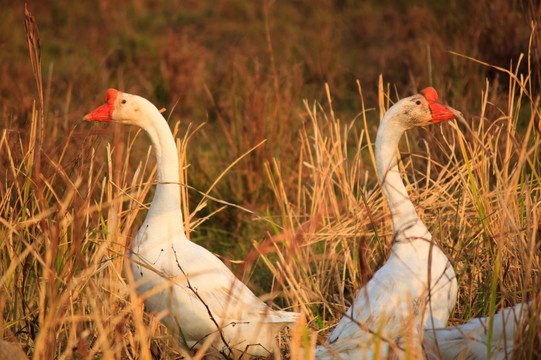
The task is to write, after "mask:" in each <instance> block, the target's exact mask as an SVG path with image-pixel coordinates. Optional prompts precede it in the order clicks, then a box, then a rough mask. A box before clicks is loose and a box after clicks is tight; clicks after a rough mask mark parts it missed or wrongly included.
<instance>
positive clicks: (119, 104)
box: [84, 89, 157, 128]
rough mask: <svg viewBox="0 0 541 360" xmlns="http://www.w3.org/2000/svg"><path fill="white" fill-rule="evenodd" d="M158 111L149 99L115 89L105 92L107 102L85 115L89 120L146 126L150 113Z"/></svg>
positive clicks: (85, 118)
mask: <svg viewBox="0 0 541 360" xmlns="http://www.w3.org/2000/svg"><path fill="white" fill-rule="evenodd" d="M152 111H154V112H155V111H157V109H156V107H155V106H154V105H152V103H150V102H149V101H148V100H146V99H144V98H142V97H140V96H137V95H131V94H127V93H123V92H121V91H118V90H115V89H109V90H107V92H106V93H105V104H103V105H101V106H100V107H98V108H97V109H95V110H94V111H92V112H91V113H90V114H87V115H86V116H85V117H84V120H87V121H102V122H111V121H114V122H119V123H122V124H127V125H137V126H139V127H142V128H145V125H146V122H147V121H149V116H148V115H149V113H150V112H152Z"/></svg>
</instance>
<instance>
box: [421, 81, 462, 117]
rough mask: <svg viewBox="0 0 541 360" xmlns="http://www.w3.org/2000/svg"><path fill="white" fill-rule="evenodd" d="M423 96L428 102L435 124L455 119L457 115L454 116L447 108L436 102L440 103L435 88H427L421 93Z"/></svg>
mask: <svg viewBox="0 0 541 360" xmlns="http://www.w3.org/2000/svg"><path fill="white" fill-rule="evenodd" d="M421 94H422V95H423V96H424V97H425V99H426V100H427V101H428V105H429V106H430V112H432V122H433V123H434V124H437V123H439V122H442V121H445V120H449V119H454V118H455V114H453V112H452V111H451V110H450V109H449V108H448V107H447V106H445V105H442V104H439V103H437V102H436V101H438V93H437V92H436V89H434V88H433V87H427V88H426V89H424V90H422V91H421Z"/></svg>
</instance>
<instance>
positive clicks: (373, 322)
mask: <svg viewBox="0 0 541 360" xmlns="http://www.w3.org/2000/svg"><path fill="white" fill-rule="evenodd" d="M437 99H438V95H437V93H436V90H434V89H433V88H427V89H425V90H423V91H422V92H421V93H420V94H417V95H413V96H410V97H407V98H404V99H402V100H400V101H398V102H397V103H396V104H394V105H393V106H392V107H391V108H390V109H389V110H388V111H387V112H386V113H385V115H384V117H383V119H382V120H381V123H380V125H379V129H378V133H377V137H376V145H375V152H376V154H375V155H376V166H377V171H378V178H379V182H380V185H381V188H382V191H383V194H384V195H385V197H386V198H387V203H388V206H389V210H390V212H391V220H392V225H393V245H392V250H391V256H390V257H389V259H388V260H387V262H386V263H385V264H384V265H383V266H382V267H381V268H380V269H379V270H378V271H376V273H375V274H374V276H373V277H372V279H370V281H369V282H368V283H367V284H366V286H365V287H363V288H362V289H361V290H360V291H359V293H358V294H357V297H356V299H355V301H354V302H353V304H352V305H351V307H350V308H349V309H348V310H347V312H346V314H345V315H344V316H343V317H342V319H341V320H340V322H339V323H338V325H337V326H336V327H335V328H334V329H333V331H332V332H331V333H330V335H329V336H328V338H327V341H326V343H325V344H323V345H320V346H318V347H317V348H316V351H315V357H316V359H337V358H343V359H373V358H379V357H385V356H386V355H387V354H388V353H389V352H390V350H393V351H394V352H395V353H401V352H403V351H404V350H409V351H412V352H414V353H415V352H417V351H421V344H420V336H422V334H421V335H419V331H422V330H421V329H420V327H421V326H423V327H428V328H432V327H443V326H445V325H446V323H447V319H448V318H449V314H450V313H451V311H452V309H453V307H454V305H455V301H456V295H457V283H456V278H455V272H454V270H453V267H452V266H451V264H450V263H449V260H448V259H447V257H446V256H445V254H444V253H443V252H442V251H441V250H440V248H439V247H438V246H437V245H436V244H435V243H434V242H433V241H432V236H431V235H430V232H429V231H428V229H427V228H426V226H425V225H424V224H423V222H422V221H421V219H420V218H419V216H418V214H417V212H416V211H415V208H414V207H413V204H412V203H411V201H410V199H409V197H408V194H407V192H406V188H405V186H404V184H403V183H402V179H401V178H400V172H399V170H398V165H397V147H398V142H399V140H400V138H401V137H402V134H403V133H404V132H405V131H406V130H408V129H410V128H413V127H415V126H425V125H428V124H432V123H438V122H440V121H443V120H448V119H451V118H454V117H455V116H454V114H453V111H452V110H450V109H449V108H447V107H445V106H443V105H441V104H438V103H436V101H437Z"/></svg>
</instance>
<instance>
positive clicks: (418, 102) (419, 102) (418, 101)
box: [124, 100, 421, 105]
mask: <svg viewBox="0 0 541 360" xmlns="http://www.w3.org/2000/svg"><path fill="white" fill-rule="evenodd" d="M124 101H125V100H124ZM415 103H416V104H417V105H421V100H417V101H416V102H415Z"/></svg>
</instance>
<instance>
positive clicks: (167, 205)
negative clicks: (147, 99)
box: [141, 104, 184, 233]
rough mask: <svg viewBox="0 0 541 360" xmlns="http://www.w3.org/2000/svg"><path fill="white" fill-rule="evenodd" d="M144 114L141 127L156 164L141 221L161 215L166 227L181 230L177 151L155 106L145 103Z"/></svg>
mask: <svg viewBox="0 0 541 360" xmlns="http://www.w3.org/2000/svg"><path fill="white" fill-rule="evenodd" d="M149 105H150V104H149ZM144 114H145V115H146V116H147V118H146V119H145V121H144V123H143V124H141V127H142V128H143V130H145V131H146V132H147V134H148V136H149V137H150V141H151V142H152V146H153V147H154V152H155V154H156V163H157V168H158V170H157V172H158V184H157V185H156V192H155V193H154V199H153V200H152V203H151V204H150V209H149V211H148V214H147V217H146V220H145V222H149V221H151V220H153V219H160V218H163V223H167V226H174V227H175V228H174V229H169V230H170V231H178V232H182V233H184V226H183V218H182V210H181V208H180V179H179V167H178V154H177V147H176V145H175V140H174V138H173V134H172V133H171V130H170V129H169V125H168V124H167V122H166V121H165V119H164V117H163V116H162V114H160V112H159V111H158V109H156V107H155V106H153V105H150V106H146V107H145V111H144Z"/></svg>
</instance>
